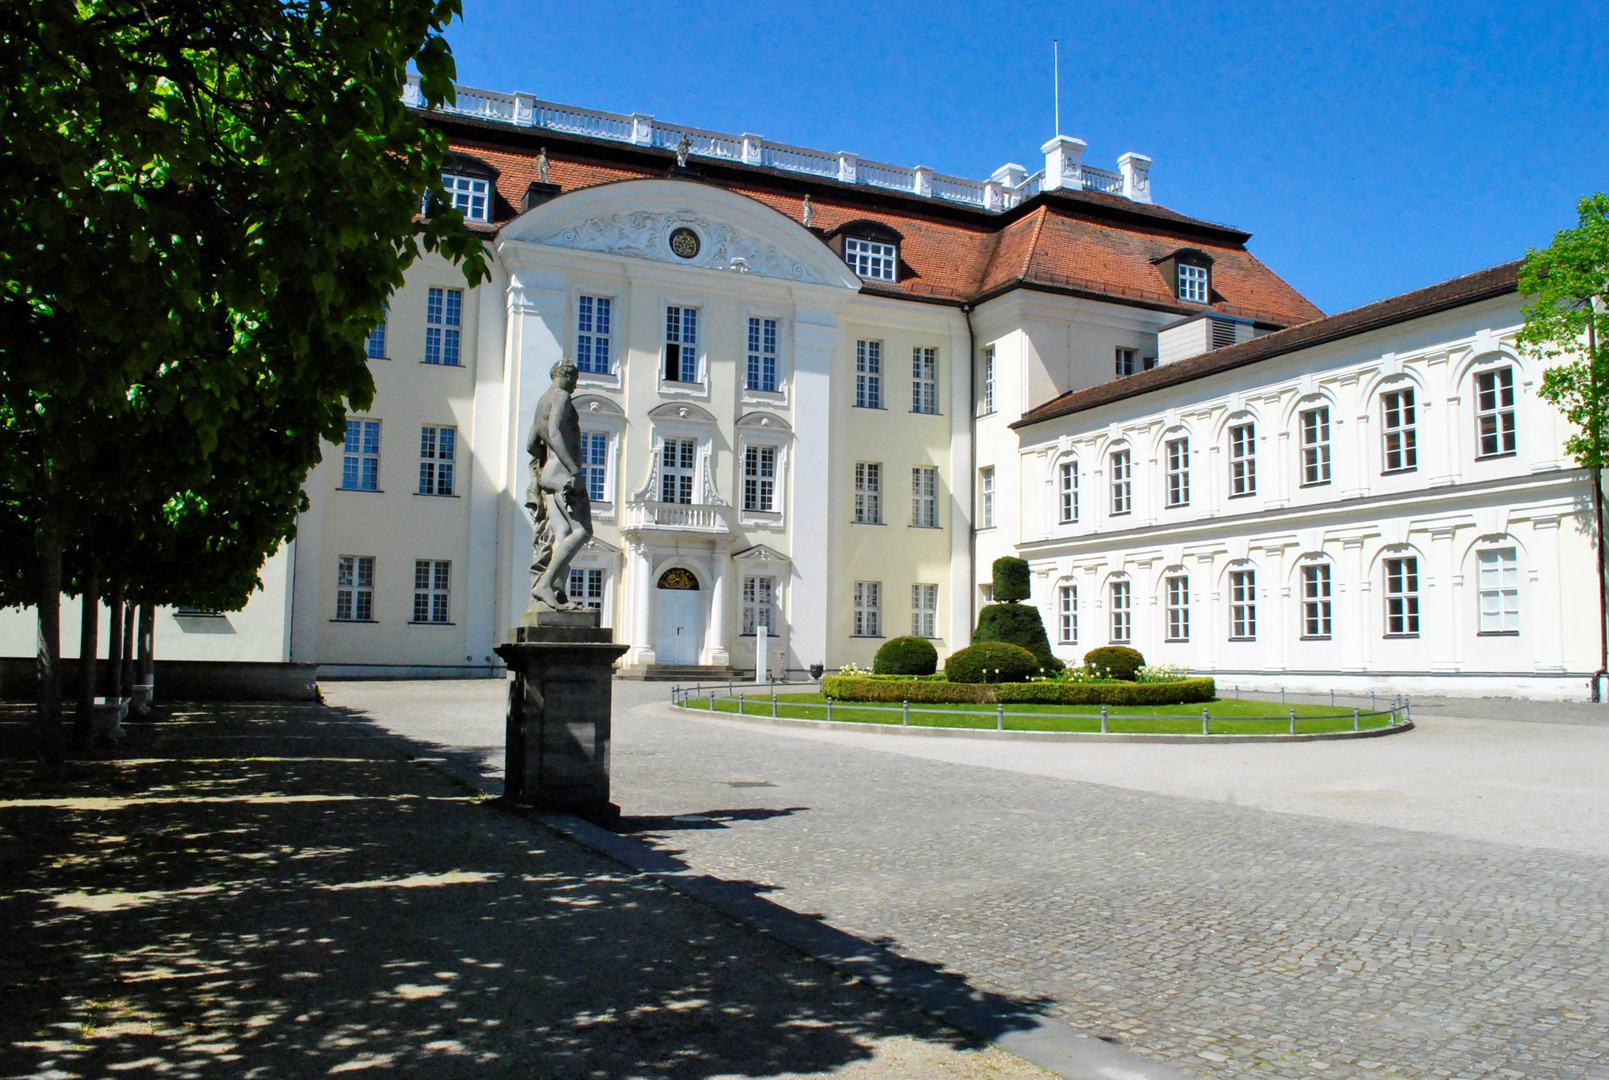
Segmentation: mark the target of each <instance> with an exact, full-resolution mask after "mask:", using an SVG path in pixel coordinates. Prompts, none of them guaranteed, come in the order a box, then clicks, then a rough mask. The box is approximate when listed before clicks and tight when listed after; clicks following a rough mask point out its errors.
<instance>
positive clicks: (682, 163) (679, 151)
mask: <svg viewBox="0 0 1609 1080" xmlns="http://www.w3.org/2000/svg"><path fill="white" fill-rule="evenodd" d="M692 149H693V140H692V139H689V138H688V137H687V132H685V131H684V132H682V137H681V138H680V139H678V140H676V167H677V168H679V169H685V168H687V154H688V152H689V151H690V150H692Z"/></svg>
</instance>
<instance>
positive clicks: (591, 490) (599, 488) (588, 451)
mask: <svg viewBox="0 0 1609 1080" xmlns="http://www.w3.org/2000/svg"><path fill="white" fill-rule="evenodd" d="M581 472H582V474H583V475H584V476H585V477H586V480H587V498H588V499H590V500H592V501H593V502H610V501H611V500H610V498H609V436H608V435H606V434H605V433H603V432H601V431H583V432H582V433H581Z"/></svg>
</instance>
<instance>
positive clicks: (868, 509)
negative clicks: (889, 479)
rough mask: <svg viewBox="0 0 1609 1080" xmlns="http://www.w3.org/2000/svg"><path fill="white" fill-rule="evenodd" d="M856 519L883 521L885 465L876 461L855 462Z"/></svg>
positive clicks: (871, 522)
mask: <svg viewBox="0 0 1609 1080" xmlns="http://www.w3.org/2000/svg"><path fill="white" fill-rule="evenodd" d="M855 521H856V522H857V523H858V524H861V525H881V524H882V523H883V466H882V464H881V463H880V462H876V461H857V462H855Z"/></svg>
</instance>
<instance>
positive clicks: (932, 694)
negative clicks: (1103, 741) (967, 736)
mask: <svg viewBox="0 0 1609 1080" xmlns="http://www.w3.org/2000/svg"><path fill="white" fill-rule="evenodd" d="M1217 691H1218V687H1217V684H1216V683H1214V682H1213V681H1212V679H1210V678H1201V679H1173V680H1170V681H1168V682H1157V683H1131V682H1117V681H1115V680H1114V681H1111V682H1028V683H997V684H994V685H985V684H981V683H951V682H939V681H935V680H929V679H891V678H880V679H868V678H864V677H858V676H854V675H829V676H827V677H826V678H825V679H822V680H821V692H822V693H823V694H825V695H826V696H828V697H830V698H832V699H833V700H834V701H888V702H900V701H910V702H923V703H948V704H958V703H978V704H986V705H992V704H994V703H996V702H1004V703H1006V704H1011V703H1022V704H1036V705H1186V704H1200V703H1201V702H1207V701H1212V700H1213V699H1214V698H1215V697H1216V696H1217Z"/></svg>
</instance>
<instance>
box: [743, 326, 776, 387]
mask: <svg viewBox="0 0 1609 1080" xmlns="http://www.w3.org/2000/svg"><path fill="white" fill-rule="evenodd" d="M744 385H745V386H746V387H748V389H750V390H764V391H767V392H768V393H774V392H775V391H776V388H777V321H776V320H775V319H750V320H749V351H748V380H747V382H745V383H744Z"/></svg>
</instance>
